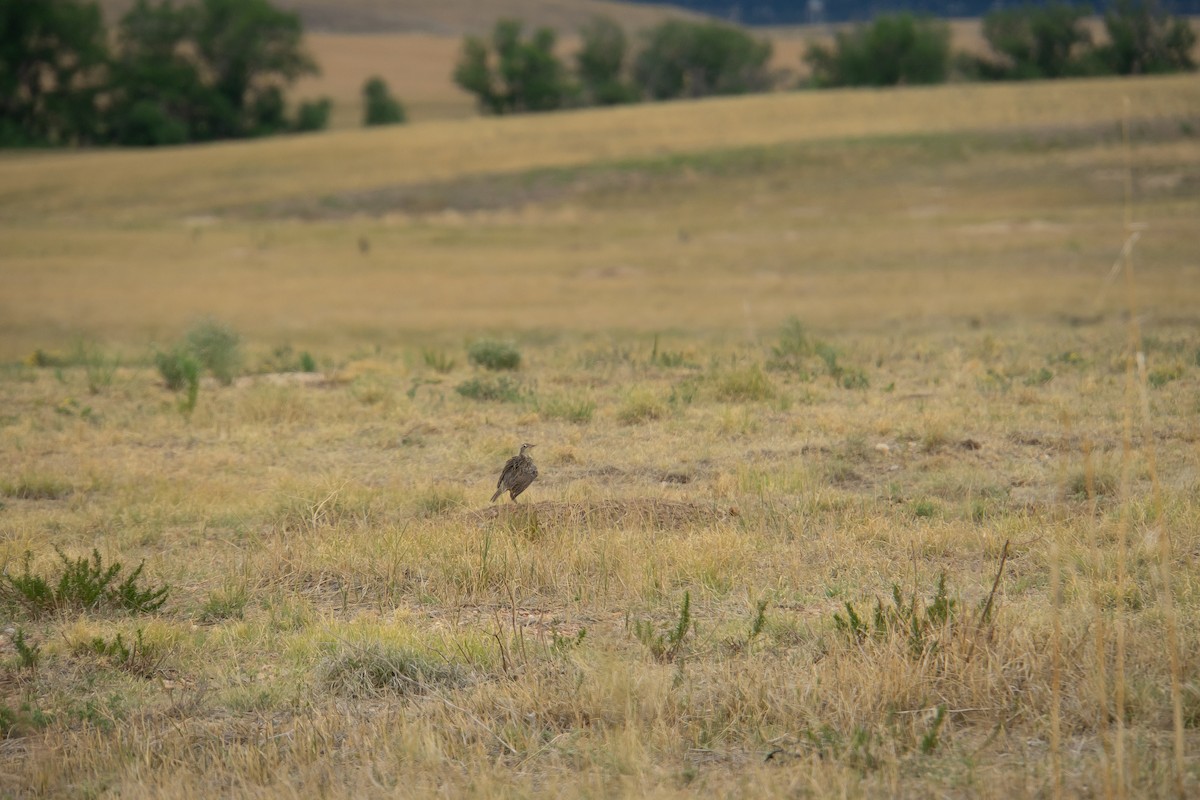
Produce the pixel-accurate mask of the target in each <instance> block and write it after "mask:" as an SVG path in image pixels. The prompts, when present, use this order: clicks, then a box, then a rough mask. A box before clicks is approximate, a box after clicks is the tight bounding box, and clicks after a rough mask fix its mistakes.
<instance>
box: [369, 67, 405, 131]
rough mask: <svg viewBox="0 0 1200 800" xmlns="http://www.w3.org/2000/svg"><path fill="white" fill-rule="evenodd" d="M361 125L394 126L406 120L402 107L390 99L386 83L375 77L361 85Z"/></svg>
mask: <svg viewBox="0 0 1200 800" xmlns="http://www.w3.org/2000/svg"><path fill="white" fill-rule="evenodd" d="M362 94H363V125H395V124H397V123H401V122H404V121H406V120H407V119H408V115H407V114H406V113H405V112H404V106H403V105H402V104H401V103H400V101H399V100H397V99H396V98H394V97H392V93H391V92H390V91H389V90H388V85H387V81H385V80H384V79H383V78H380V77H379V76H378V75H375V76H373V77H371V78H368V79H367V82H366V83H364V84H363V89H362Z"/></svg>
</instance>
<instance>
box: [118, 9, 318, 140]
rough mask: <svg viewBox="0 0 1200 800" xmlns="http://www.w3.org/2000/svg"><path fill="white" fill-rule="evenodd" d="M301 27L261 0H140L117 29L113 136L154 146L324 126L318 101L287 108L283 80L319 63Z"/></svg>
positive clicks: (291, 79) (296, 19)
mask: <svg viewBox="0 0 1200 800" xmlns="http://www.w3.org/2000/svg"><path fill="white" fill-rule="evenodd" d="M300 33H301V28H300V20H299V17H297V16H296V15H294V14H287V13H284V12H281V11H278V10H277V9H275V8H273V7H272V6H271V5H270V4H269V3H267V2H266V0H236V1H235V0H200V2H198V3H194V4H183V5H175V4H174V3H173V2H172V0H164V1H163V2H150V0H137V2H136V3H135V4H134V6H133V7H132V8H131V9H130V10H129V12H128V13H127V14H126V15H125V16H124V17H122V19H121V22H120V25H119V28H118V36H117V39H118V43H119V48H118V54H117V57H116V58H115V60H114V62H113V69H112V81H111V93H110V98H109V103H108V113H107V115H106V116H107V119H108V135H109V137H110V138H111V139H112V140H113V141H115V142H118V143H120V144H133V145H157V144H173V143H177V142H187V141H207V140H212V139H225V138H232V137H241V136H258V135H265V134H270V133H278V132H282V131H288V130H314V129H316V128H318V127H324V125H325V123H326V122H327V120H328V116H329V114H328V107H327V104H323V102H322V101H317V102H316V103H312V104H308V105H306V106H303V107H302V108H301V109H300V113H299V115H298V117H297V119H296V120H294V121H293V120H291V119H289V118H288V115H287V108H286V101H285V98H284V88H285V87H287V86H288V85H290V84H291V83H293V82H294V81H295V80H296V79H297V78H298V77H300V76H301V75H303V74H307V73H311V72H315V71H316V65H315V64H314V63H313V62H312V59H311V58H310V57H309V56H308V55H307V54H306V53H305V52H304V50H303V49H302V47H301V42H300ZM322 110H323V113H322Z"/></svg>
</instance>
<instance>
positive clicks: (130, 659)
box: [75, 628, 163, 678]
mask: <svg viewBox="0 0 1200 800" xmlns="http://www.w3.org/2000/svg"><path fill="white" fill-rule="evenodd" d="M75 654H76V655H91V656H96V657H98V658H100V659H102V660H104V661H107V662H108V663H109V664H111V665H112V666H114V667H116V668H117V669H120V670H122V671H124V672H128V673H130V674H131V675H136V676H138V677H140V678H149V677H152V676H153V675H155V674H156V673H157V672H158V667H159V665H160V664H161V663H162V660H163V654H161V653H159V652H157V651H156V648H153V647H150V646H148V645H147V644H146V642H145V640H144V639H143V637H142V629H141V628H138V629H137V632H136V634H135V636H134V639H133V641H132V642H129V643H128V644H127V643H126V642H125V640H124V637H123V636H122V635H121V634H119V633H118V634H117V635H116V637H115V638H113V639H112V640H110V641H106V640H105V639H104V638H103V637H100V636H96V637H93V638H92V639H90V640H88V641H86V642H80V643H79V644H78V645H77V646H76V647H75Z"/></svg>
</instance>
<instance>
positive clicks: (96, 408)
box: [0, 77, 1200, 798]
mask: <svg viewBox="0 0 1200 800" xmlns="http://www.w3.org/2000/svg"><path fill="white" fill-rule="evenodd" d="M1125 98H1128V99H1129V114H1130V119H1131V120H1132V124H1131V126H1130V128H1131V131H1132V143H1131V146H1130V147H1129V148H1126V147H1125V146H1124V145H1123V143H1122V136H1121V118H1122V115H1123V108H1124V100H1125ZM1198 109H1200V86H1198V85H1197V82H1196V81H1195V79H1194V77H1184V78H1158V79H1147V80H1138V81H1069V82H1060V83H1056V84H1030V85H1025V86H957V87H942V88H937V89H922V90H917V89H912V90H897V91H891V92H871V91H863V92H853V91H847V92H824V93H819V94H818V93H809V94H795V95H785V94H780V95H773V96H768V97H757V98H741V99H729V100H717V101H709V102H701V103H681V104H669V105H660V106H653V107H651V106H646V107H641V108H627V109H617V110H609V111H586V112H578V113H564V114H559V115H548V116H541V117H535V118H521V119H507V120H495V119H469V120H457V121H455V120H444V121H437V122H427V123H421V124H415V125H412V126H407V127H404V128H398V129H394V130H383V131H379V130H375V131H358V130H344V131H337V132H332V133H327V134H320V135H313V136H302V137H293V138H285V139H278V140H272V141H259V142H249V143H231V144H221V145H213V146H205V147H191V148H180V149H173V150H160V151H152V152H144V151H128V152H83V153H20V154H13V153H5V154H0V253H2V254H3V255H2V256H0V364H2V366H0V452H3V454H4V458H3V461H0V567H2V569H3V574H2V575H0V614H2V615H3V616H2V620H3V621H2V623H0V665H2V666H0V732H2V734H3V736H2V738H0V796H4V797H39V796H54V797H98V796H121V797H127V798H141V797H147V798H149V797H154V798H173V797H180V798H183V797H196V796H238V797H314V796H323V797H335V798H337V797H375V796H379V797H384V796H386V797H392V796H414V797H415V796H422V797H424V796H446V797H463V796H475V797H496V796H499V797H531V796H568V797H580V796H587V797H597V796H634V797H676V796H691V795H695V794H700V793H705V794H710V795H713V796H728V797H733V796H736V797H778V796H797V797H826V796H839V797H880V796H889V797H913V798H917V797H929V796H945V797H996V798H1010V797H1055V796H1064V797H1106V798H1108V797H1155V796H1162V797H1170V796H1179V797H1183V796H1195V795H1196V794H1197V793H1198V792H1200V760H1198V758H1197V755H1196V754H1197V753H1200V735H1198V734H1197V730H1198V727H1200V683H1198V679H1197V674H1198V672H1197V671H1198V670H1200V656H1198V654H1200V634H1198V633H1197V632H1198V631H1200V575H1198V573H1197V567H1196V558H1197V556H1200V447H1198V446H1197V441H1198V439H1200V400H1198V399H1197V398H1198V397H1200V325H1198V323H1200V312H1198V311H1197V309H1200V228H1198V226H1197V224H1196V220H1197V219H1198V218H1200V139H1198V138H1197V136H1196V130H1197V125H1200V119H1197V116H1196V115H1197V110H1198ZM1127 195H1128V197H1129V198H1131V200H1132V203H1127V199H1126V198H1127ZM1127 222H1128V223H1130V224H1128V225H1127V224H1126V223H1127ZM1131 233H1132V234H1133V235H1135V236H1136V244H1135V246H1134V247H1133V249H1132V261H1131V263H1132V265H1133V266H1134V269H1135V271H1134V272H1132V273H1130V272H1128V271H1121V270H1114V264H1115V263H1116V264H1120V263H1122V259H1121V257H1120V255H1121V252H1122V247H1123V245H1124V244H1125V242H1126V241H1127V239H1128V238H1129V236H1130V234H1131ZM1129 276H1132V277H1134V278H1135V280H1134V281H1133V282H1132V283H1131V282H1129V281H1127V277H1129ZM1131 304H1133V305H1135V306H1136V309H1137V313H1136V315H1134V316H1133V317H1130V315H1129V313H1128V312H1129V309H1130V306H1131ZM206 317H211V318H212V319H214V320H216V321H218V323H219V324H221V325H226V326H228V327H229V328H230V329H232V330H234V331H236V332H237V333H238V334H240V337H241V340H240V352H241V356H242V358H241V362H240V367H239V368H238V369H237V370H236V375H234V376H233V377H234V379H233V380H232V382H231V383H229V385H224V384H223V383H221V382H219V381H217V380H215V379H214V378H213V377H211V376H205V377H204V379H203V380H202V381H201V382H200V383H199V384H198V385H197V394H196V395H195V397H194V398H193V400H194V401H195V402H194V408H192V410H190V411H189V410H188V406H189V400H188V397H187V393H186V391H184V392H178V391H172V390H170V389H168V388H166V386H165V385H164V382H163V378H162V376H161V375H160V373H159V370H158V369H156V367H155V362H156V355H157V354H161V353H168V352H171V351H172V348H173V347H174V346H175V345H176V343H177V342H179V341H180V340H181V338H183V337H184V336H185V335H187V333H188V332H189V331H196V330H202V326H203V323H202V322H201V321H202V320H203V319H204V318H206ZM1131 319H1133V320H1134V321H1136V323H1137V325H1138V328H1137V332H1138V334H1139V335H1140V340H1139V345H1138V349H1139V350H1140V351H1141V352H1142V353H1144V357H1143V359H1142V360H1141V361H1140V362H1138V361H1133V362H1131V360H1130V353H1131V348H1130V336H1131V329H1130V326H1129V322H1130V320H1131ZM210 332H211V327H210ZM210 339H211V337H210ZM491 341H498V342H504V343H507V344H508V345H509V346H510V347H511V348H514V349H515V350H516V351H518V352H519V354H520V363H519V365H518V366H517V368H516V369H513V370H491V369H487V368H485V366H484V365H482V364H481V363H478V362H488V361H489V358H493V357H496V356H497V355H498V354H500V355H502V354H503V352H505V350H504V348H503V347H501V346H500V345H498V344H488V343H489V342H491ZM228 351H229V348H228V347H226V348H225V352H228ZM469 353H474V354H475V359H474V360H472V359H471V358H470V357H469ZM1139 364H1140V365H1141V368H1140V369H1139V368H1138V367H1139ZM523 441H527V442H532V443H535V444H537V445H538V447H537V448H536V449H535V450H534V451H533V455H534V456H535V458H536V459H537V462H538V465H539V469H540V472H541V477H540V478H539V480H538V481H537V482H536V483H534V484H533V486H532V487H531V488H530V489H529V490H528V491H527V492H526V493H525V494H523V495H522V496H521V498H520V501H519V503H518V504H516V505H515V506H514V505H513V504H512V503H497V504H495V505H493V506H489V505H488V503H487V499H488V497H489V496H490V495H491V493H492V491H493V489H494V487H495V480H496V476H497V475H498V473H499V470H500V468H501V466H502V464H503V463H504V460H505V459H506V458H508V457H509V456H510V455H512V454H514V453H515V452H516V449H517V447H518V446H519V445H520V443H521V442H523ZM93 549H95V551H96V552H97V553H98V556H99V558H100V559H101V561H100V564H96V563H95V562H92V563H90V564H89V563H88V562H86V561H84V562H80V561H79V559H87V558H90V557H91V554H92V552H93ZM56 550H57V551H59V552H61V554H62V555H61V556H60V555H59V554H58V553H56ZM27 553H28V554H29V556H28V561H26V554H27ZM64 559H65V561H64ZM143 563H144V567H143V569H142V571H141V572H140V573H137V574H136V575H133V574H132V573H133V571H134V570H135V569H136V568H137V567H138V565H139V564H143ZM116 564H120V565H121V571H120V572H119V573H118V574H117V575H116V576H115V577H114V578H113V580H112V581H111V582H110V584H109V585H108V588H109V589H113V588H114V587H118V586H119V585H120V584H121V582H122V581H125V584H124V590H123V591H108V592H105V591H99V590H98V589H97V586H98V585H99V584H101V583H103V580H102V578H103V575H104V570H105V569H107V568H108V567H109V565H116ZM68 566H69V567H71V570H70V572H71V574H73V575H74V579H70V578H69V579H68V580H67V581H66V582H65V583H63V584H61V585H60V584H59V583H58V577H59V575H60V573H62V572H63V571H64V569H65V568H66V567H68ZM39 577H42V578H45V579H46V583H45V584H44V585H42V584H39V583H38V580H37V579H38V578H39ZM131 578H132V579H131ZM158 586H168V587H169V594H167V595H166V596H165V602H164V603H163V605H162V606H161V607H159V608H157V609H153V608H151V609H147V608H146V606H147V605H150V606H153V599H154V598H153V596H152V595H145V594H141V595H139V591H142V592H145V591H150V590H152V589H153V588H154V587H158ZM939 586H940V587H941V588H939ZM39 587H41V588H39ZM89 587H91V588H92V589H97V590H96V591H93V592H92V593H91V594H89V593H88V592H87V591H86V589H88V588H89ZM139 609H140V610H139ZM852 610H853V611H852ZM1177 734H1178V738H1177Z"/></svg>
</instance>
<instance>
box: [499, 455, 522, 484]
mask: <svg viewBox="0 0 1200 800" xmlns="http://www.w3.org/2000/svg"><path fill="white" fill-rule="evenodd" d="M516 471H517V456H513V457H512V458H510V459H509V460H508V461H505V462H504V469H502V470H500V480H498V481H496V488H497V489H499V488H500V487H501V486H503V485H504V484H505V483H506V482H507V481H508V480H510V479H511V478H512V476H513V473H514V472H516Z"/></svg>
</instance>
